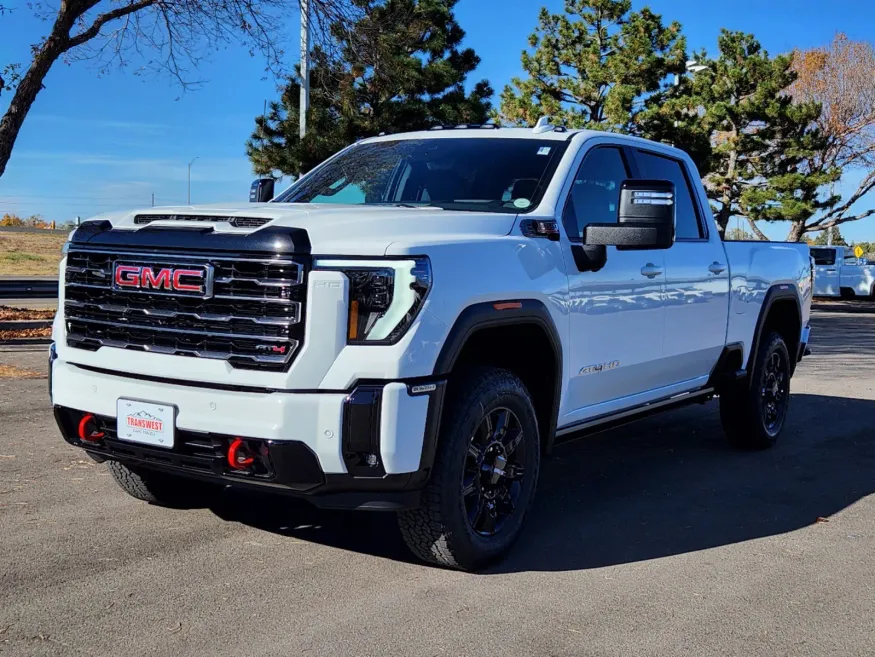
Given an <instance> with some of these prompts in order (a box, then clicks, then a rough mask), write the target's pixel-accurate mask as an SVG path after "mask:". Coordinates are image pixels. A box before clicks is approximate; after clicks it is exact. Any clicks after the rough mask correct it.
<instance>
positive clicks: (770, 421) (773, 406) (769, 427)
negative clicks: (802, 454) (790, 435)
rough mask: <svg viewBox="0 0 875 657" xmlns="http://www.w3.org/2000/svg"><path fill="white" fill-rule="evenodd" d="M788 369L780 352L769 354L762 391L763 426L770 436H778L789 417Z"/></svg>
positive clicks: (764, 370)
mask: <svg viewBox="0 0 875 657" xmlns="http://www.w3.org/2000/svg"><path fill="white" fill-rule="evenodd" d="M789 379H790V377H789V375H788V367H787V363H786V362H784V357H783V354H782V353H781V352H780V351H773V352H772V353H771V354H769V357H768V360H766V363H765V367H764V368H763V386H762V391H761V393H760V394H761V397H762V413H763V424H764V425H765V430H766V432H768V434H769V435H777V434H778V432H779V431H780V430H781V427H782V426H783V425H784V418H785V417H786V416H787V406H788V404H787V402H788V400H789V398H790V394H789V393H790V383H789Z"/></svg>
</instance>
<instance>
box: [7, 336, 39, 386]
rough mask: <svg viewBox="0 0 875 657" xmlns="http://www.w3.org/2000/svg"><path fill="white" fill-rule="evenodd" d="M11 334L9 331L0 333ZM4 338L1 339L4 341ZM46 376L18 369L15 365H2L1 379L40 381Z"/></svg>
mask: <svg viewBox="0 0 875 657" xmlns="http://www.w3.org/2000/svg"><path fill="white" fill-rule="evenodd" d="M3 333H9V331H0V334H3ZM2 339H4V338H0V340H2ZM7 339H8V338H7ZM44 376H46V375H45V374H40V373H39V372H36V371H34V370H28V369H24V368H22V367H16V366H15V365H3V364H2V363H0V379H39V378H41V377H44Z"/></svg>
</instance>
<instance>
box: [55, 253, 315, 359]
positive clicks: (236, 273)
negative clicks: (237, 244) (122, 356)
mask: <svg viewBox="0 0 875 657" xmlns="http://www.w3.org/2000/svg"><path fill="white" fill-rule="evenodd" d="M116 265H124V266H126V267H127V268H133V269H134V270H136V269H137V268H138V267H147V268H149V270H150V274H154V275H155V276H157V274H158V273H160V272H161V270H162V269H171V270H175V269H178V268H185V267H189V268H206V270H207V271H209V276H208V279H209V281H208V283H207V286H208V287H210V286H211V288H212V289H206V290H205V291H204V293H203V294H191V293H182V292H176V291H174V290H172V289H171V290H168V289H167V288H168V285H169V284H165V283H163V282H158V283H156V282H155V281H154V280H153V281H150V282H149V284H148V286H147V287H136V286H134V287H128V286H124V287H123V286H121V285H119V284H117V281H116V279H115V274H116ZM305 274H306V265H305V263H304V262H302V261H301V260H300V259H297V258H296V259H291V258H288V257H272V256H263V257H258V256H252V257H250V256H245V257H244V256H241V257H234V258H231V257H228V256H225V255H212V254H200V253H184V254H166V255H164V254H161V255H156V254H153V253H138V252H109V251H104V250H92V249H87V248H82V247H75V248H73V249H71V250H70V251H69V253H68V254H67V269H66V280H65V301H64V319H65V321H66V326H67V344H68V345H69V346H70V347H75V348H78V349H88V350H96V349H98V348H100V347H117V348H121V349H133V350H137V351H149V352H154V353H161V354H171V355H176V356H196V357H201V358H215V359H220V360H226V361H228V362H229V363H230V364H231V365H232V366H234V367H239V368H255V369H261V370H268V371H283V370H285V369H287V368H288V367H289V365H290V364H291V362H292V360H293V359H294V357H295V355H296V354H297V352H298V350H299V349H300V347H301V345H302V343H303V339H304V309H305V296H306V286H305V281H304V279H305Z"/></svg>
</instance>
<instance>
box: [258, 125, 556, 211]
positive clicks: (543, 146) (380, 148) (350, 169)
mask: <svg viewBox="0 0 875 657" xmlns="http://www.w3.org/2000/svg"><path fill="white" fill-rule="evenodd" d="M567 146H568V144H567V142H565V141H556V140H547V139H503V138H470V139H469V138H458V139H457V138H443V139H405V140H398V141H381V142H375V143H365V144H359V145H357V146H354V147H353V148H350V149H348V150H347V151H345V152H343V153H341V154H340V155H338V156H337V157H335V158H334V159H332V160H329V161H328V162H326V163H325V164H323V165H321V166H320V167H318V168H317V169H315V170H314V171H313V172H312V173H311V174H310V175H308V176H306V177H304V178H303V179H302V180H301V181H300V182H298V183H296V184H294V185H292V187H290V188H289V189H288V190H286V191H285V192H283V193H282V194H280V195H279V196H278V197H277V198H276V200H275V202H278V203H345V204H351V205H401V206H412V207H437V208H442V209H444V210H475V211H481V212H508V213H517V212H528V211H531V210H533V209H534V208H535V207H536V206H537V205H538V202H539V201H540V200H541V197H542V196H543V195H544V190H545V189H546V187H547V185H548V184H549V182H550V178H551V177H552V175H553V172H554V171H555V170H556V166H557V165H558V163H559V160H560V159H561V157H562V154H563V153H564V152H565V149H566V148H567Z"/></svg>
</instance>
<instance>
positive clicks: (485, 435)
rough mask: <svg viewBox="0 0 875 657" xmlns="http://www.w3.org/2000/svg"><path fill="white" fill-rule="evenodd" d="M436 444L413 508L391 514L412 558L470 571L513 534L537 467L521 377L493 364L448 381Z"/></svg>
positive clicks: (534, 432)
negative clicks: (424, 484)
mask: <svg viewBox="0 0 875 657" xmlns="http://www.w3.org/2000/svg"><path fill="white" fill-rule="evenodd" d="M449 395H450V397H449V398H448V400H447V406H446V407H445V409H444V417H443V420H442V422H441V432H440V434H441V435H440V441H439V444H438V451H437V454H436V458H435V465H434V469H433V471H432V475H431V478H430V480H429V483H428V486H427V487H426V489H425V490H424V491H423V495H422V502H421V504H420V506H419V508H417V509H414V510H411V511H403V512H401V513H399V514H398V524H399V527H400V529H401V534H402V536H403V537H404V541H405V542H406V543H407V545H408V547H409V548H410V549H411V550H412V551H413V553H414V554H416V556H418V557H419V558H421V559H423V560H425V561H429V562H431V563H434V564H438V565H441V566H448V567H450V568H458V569H460V570H475V569H477V568H480V567H482V566H484V565H486V564H487V563H489V562H491V561H494V560H496V559H498V558H499V557H501V556H503V555H504V554H505V553H506V552H507V551H508V550H509V549H510V547H511V546H512V545H513V543H514V541H516V539H517V537H518V536H519V534H520V532H521V530H522V526H523V520H524V519H525V515H526V511H527V510H528V508H529V506H530V505H531V502H532V498H533V497H534V493H535V486H536V484H537V481H538V470H539V468H540V457H541V448H540V439H539V436H538V424H537V421H536V419H535V410H534V407H533V406H532V401H531V397H530V395H529V393H528V390H526V387H525V385H523V382H522V381H520V380H519V378H517V377H516V376H515V375H514V374H512V373H510V372H508V371H506V370H501V369H498V368H482V369H477V370H473V371H471V372H467V373H465V374H463V375H461V376H460V377H459V378H458V380H456V381H454V382H452V383H451V385H450V389H449Z"/></svg>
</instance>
